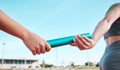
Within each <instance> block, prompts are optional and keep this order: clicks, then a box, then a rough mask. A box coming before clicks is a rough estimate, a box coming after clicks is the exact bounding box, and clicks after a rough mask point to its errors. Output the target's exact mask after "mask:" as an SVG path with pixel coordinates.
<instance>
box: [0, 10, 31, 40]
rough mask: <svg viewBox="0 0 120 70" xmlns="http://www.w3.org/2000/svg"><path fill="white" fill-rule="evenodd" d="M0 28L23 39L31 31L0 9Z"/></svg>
mask: <svg viewBox="0 0 120 70" xmlns="http://www.w3.org/2000/svg"><path fill="white" fill-rule="evenodd" d="M0 29H1V30H2V31H5V32H7V33H9V34H11V35H13V36H16V37H18V38H21V39H23V38H24V37H26V36H27V35H29V34H30V33H31V32H29V31H28V30H27V29H26V28H24V27H23V26H22V25H20V24H18V23H17V22H16V21H14V20H12V19H11V18H10V17H8V16H7V15H6V14H4V13H3V12H2V11H1V10H0Z"/></svg>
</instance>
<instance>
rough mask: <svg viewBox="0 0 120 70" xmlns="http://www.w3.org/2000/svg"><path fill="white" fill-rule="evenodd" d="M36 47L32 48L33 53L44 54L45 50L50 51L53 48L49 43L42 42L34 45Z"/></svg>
mask: <svg viewBox="0 0 120 70" xmlns="http://www.w3.org/2000/svg"><path fill="white" fill-rule="evenodd" d="M34 48H35V49H34V50H32V54H33V55H37V54H44V53H45V52H49V51H50V50H51V47H50V45H49V44H48V43H46V42H44V43H40V45H37V46H35V47H34Z"/></svg>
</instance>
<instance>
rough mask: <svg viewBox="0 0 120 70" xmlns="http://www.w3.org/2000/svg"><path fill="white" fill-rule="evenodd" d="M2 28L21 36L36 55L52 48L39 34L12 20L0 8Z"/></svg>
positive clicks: (0, 25)
mask: <svg viewBox="0 0 120 70" xmlns="http://www.w3.org/2000/svg"><path fill="white" fill-rule="evenodd" d="M0 29H1V30H2V31H5V32H7V33H8V34H11V35H13V36H15V37H18V38H20V39H21V40H22V41H23V42H24V44H25V45H26V46H27V48H28V49H29V50H30V51H31V52H32V53H33V54H34V55H35V54H41V53H45V52H46V51H49V50H50V46H49V44H47V43H46V41H45V40H44V39H42V38H41V37H39V36H38V35H36V34H34V33H32V32H30V31H29V30H28V29H26V28H25V27H23V26H22V25H20V24H18V23H17V22H16V21H14V20H12V19H11V18H10V17H8V16H7V15H6V14H5V13H3V12H2V11H1V10H0Z"/></svg>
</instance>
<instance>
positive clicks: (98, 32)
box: [72, 5, 120, 50]
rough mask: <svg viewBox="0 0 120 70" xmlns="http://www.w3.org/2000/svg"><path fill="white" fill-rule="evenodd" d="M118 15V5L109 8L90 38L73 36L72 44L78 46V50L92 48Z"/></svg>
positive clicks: (119, 11) (119, 7)
mask: <svg viewBox="0 0 120 70" xmlns="http://www.w3.org/2000/svg"><path fill="white" fill-rule="evenodd" d="M119 17H120V5H118V6H116V7H114V8H113V9H111V10H110V11H109V12H108V13H107V14H106V15H105V17H104V18H103V19H102V20H101V21H100V22H99V23H98V25H97V26H96V28H95V30H94V32H93V34H92V39H88V38H86V37H82V36H79V35H77V36H75V41H74V43H73V44H72V45H73V46H78V48H79V49H80V50H85V49H89V48H92V47H93V46H95V44H96V43H97V42H98V40H99V39H100V38H101V37H102V36H103V35H104V34H105V33H106V32H107V31H108V30H109V29H110V27H111V25H112V24H113V22H114V21H115V20H117V19H118V18H119Z"/></svg>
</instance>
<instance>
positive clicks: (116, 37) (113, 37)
mask: <svg viewBox="0 0 120 70" xmlns="http://www.w3.org/2000/svg"><path fill="white" fill-rule="evenodd" d="M119 40H120V36H110V37H108V38H107V39H105V41H106V44H107V45H110V44H112V43H114V42H116V41H119Z"/></svg>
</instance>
